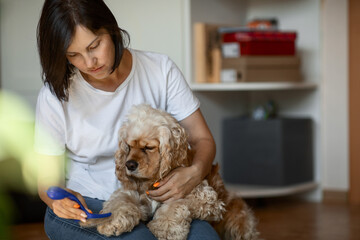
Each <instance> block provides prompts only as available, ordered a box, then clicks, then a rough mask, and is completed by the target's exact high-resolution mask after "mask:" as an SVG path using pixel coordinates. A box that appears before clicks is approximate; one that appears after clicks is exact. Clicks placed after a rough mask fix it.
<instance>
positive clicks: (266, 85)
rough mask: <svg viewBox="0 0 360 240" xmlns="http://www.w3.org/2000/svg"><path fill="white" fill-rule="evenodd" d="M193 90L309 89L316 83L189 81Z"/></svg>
mask: <svg viewBox="0 0 360 240" xmlns="http://www.w3.org/2000/svg"><path fill="white" fill-rule="evenodd" d="M190 87H191V89H192V90H194V91H271V90H272V91H274V90H306V89H308V90H311V89H316V87H317V84H315V83H307V82H243V83H190Z"/></svg>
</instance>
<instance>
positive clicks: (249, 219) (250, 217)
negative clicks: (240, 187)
mask: <svg viewBox="0 0 360 240" xmlns="http://www.w3.org/2000/svg"><path fill="white" fill-rule="evenodd" d="M226 209H228V211H227V212H226V213H225V215H224V218H223V219H222V220H221V221H220V222H213V223H212V225H213V227H214V228H215V229H216V231H217V232H218V233H219V235H221V236H222V239H224V240H257V239H258V237H259V232H258V231H257V229H256V224H257V221H256V219H255V216H254V214H253V212H252V211H251V209H250V208H249V207H248V206H247V205H246V203H245V202H244V201H243V200H242V199H241V198H238V197H235V196H232V197H230V199H229V202H228V203H227V205H226Z"/></svg>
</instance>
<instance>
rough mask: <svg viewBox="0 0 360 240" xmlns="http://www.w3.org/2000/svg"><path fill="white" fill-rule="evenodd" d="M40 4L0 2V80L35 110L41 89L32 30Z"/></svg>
mask: <svg viewBox="0 0 360 240" xmlns="http://www.w3.org/2000/svg"><path fill="white" fill-rule="evenodd" d="M42 2H43V1H42V0H0V53H1V56H0V63H1V66H0V71H1V73H0V78H1V86H2V88H4V89H7V90H12V91H14V92H16V93H17V94H19V95H20V96H22V97H24V98H25V100H27V101H28V102H29V104H30V105H31V106H32V107H35V102H36V97H37V93H38V91H39V89H40V87H41V85H42V82H41V73H40V72H41V70H40V64H39V61H40V60H39V57H38V54H37V47H36V26H37V22H38V18H39V13H40V9H41V4H42Z"/></svg>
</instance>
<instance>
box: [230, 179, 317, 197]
mask: <svg viewBox="0 0 360 240" xmlns="http://www.w3.org/2000/svg"><path fill="white" fill-rule="evenodd" d="M318 186H319V184H317V183H316V182H306V183H301V184H296V185H291V186H284V187H273V186H271V187H269V186H249V185H233V184H227V185H226V188H227V189H228V190H229V191H230V192H233V193H235V194H236V195H238V196H240V197H242V198H268V197H281V196H288V195H293V194H301V193H304V192H308V191H312V190H314V189H316V188H317V187H318Z"/></svg>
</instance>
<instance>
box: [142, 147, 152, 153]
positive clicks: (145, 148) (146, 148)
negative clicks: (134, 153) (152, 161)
mask: <svg viewBox="0 0 360 240" xmlns="http://www.w3.org/2000/svg"><path fill="white" fill-rule="evenodd" d="M154 148H155V147H147V146H146V147H144V148H142V149H141V151H143V152H144V153H146V151H151V150H153V149H154Z"/></svg>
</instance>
